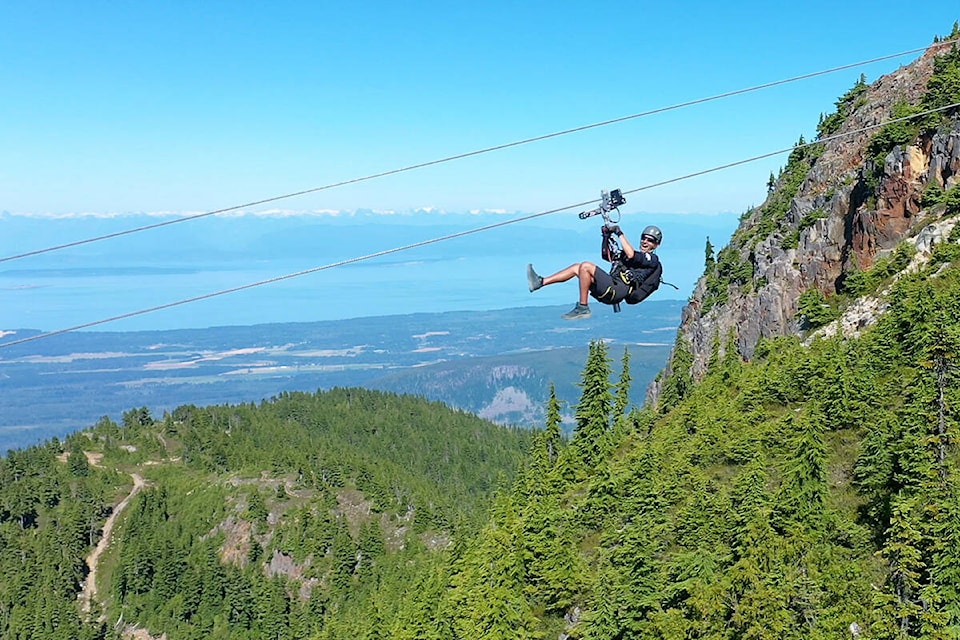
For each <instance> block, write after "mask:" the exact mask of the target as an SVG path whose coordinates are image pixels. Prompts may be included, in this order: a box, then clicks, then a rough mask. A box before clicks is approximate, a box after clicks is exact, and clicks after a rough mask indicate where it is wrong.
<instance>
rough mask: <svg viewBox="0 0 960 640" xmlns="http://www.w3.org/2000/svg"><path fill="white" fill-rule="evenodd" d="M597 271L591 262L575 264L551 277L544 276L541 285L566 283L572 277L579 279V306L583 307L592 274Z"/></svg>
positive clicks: (588, 292) (591, 282)
mask: <svg viewBox="0 0 960 640" xmlns="http://www.w3.org/2000/svg"><path fill="white" fill-rule="evenodd" d="M596 270H597V265H595V264H593V263H592V262H577V263H575V264H572V265H570V266H569V267H567V268H566V269H561V270H560V271H557V272H556V273H554V274H553V275H549V276H545V277H544V278H543V284H544V285H548V284H554V283H557V282H566V281H567V280H570V279H571V278H573V277H574V276H576V277H578V278H580V304H582V305H585V304H587V301H588V296H589V294H590V285H591V284H593V274H594V273H595V272H596Z"/></svg>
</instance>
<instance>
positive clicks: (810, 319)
mask: <svg viewBox="0 0 960 640" xmlns="http://www.w3.org/2000/svg"><path fill="white" fill-rule="evenodd" d="M797 315H798V316H799V317H800V321H801V326H802V327H803V328H804V329H816V328H818V327H822V326H823V325H825V324H827V323H829V322H831V321H833V320H836V319H837V318H838V317H839V316H840V311H839V310H838V309H836V308H834V307H832V306H831V305H830V304H829V303H828V302H827V299H826V297H824V295H823V293H821V291H820V290H819V289H817V288H816V287H811V288H810V289H807V290H806V291H804V292H803V293H801V294H800V298H799V299H798V300H797Z"/></svg>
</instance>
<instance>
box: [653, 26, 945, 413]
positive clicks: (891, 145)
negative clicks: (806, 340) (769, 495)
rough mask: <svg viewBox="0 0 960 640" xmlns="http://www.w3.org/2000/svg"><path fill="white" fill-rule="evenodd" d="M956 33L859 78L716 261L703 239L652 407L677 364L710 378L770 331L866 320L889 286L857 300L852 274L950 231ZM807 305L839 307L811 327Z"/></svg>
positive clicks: (805, 330)
mask: <svg viewBox="0 0 960 640" xmlns="http://www.w3.org/2000/svg"><path fill="white" fill-rule="evenodd" d="M958 35H960V34H958V33H957V28H956V26H955V27H954V33H953V34H952V35H951V36H950V38H948V39H945V40H944V41H938V42H935V43H934V45H932V46H931V47H930V48H929V49H928V50H927V51H926V52H925V53H924V54H923V55H922V56H921V57H920V58H919V59H917V60H916V61H914V62H913V63H912V64H909V65H907V66H903V67H901V68H900V69H898V70H897V71H895V72H894V73H891V74H889V75H886V76H883V77H881V78H880V79H878V80H877V81H876V82H874V83H873V84H872V85H867V84H866V83H865V82H864V81H863V79H862V78H861V81H859V82H858V83H857V84H856V85H855V86H854V87H853V88H852V89H851V90H850V91H849V92H848V93H847V94H845V95H844V96H842V97H841V98H840V99H839V100H838V101H837V111H836V112H835V113H833V114H831V115H830V116H827V117H821V121H820V124H819V126H818V137H817V140H816V141H814V142H813V143H807V142H804V141H803V139H802V138H801V140H800V142H798V144H797V145H796V147H795V148H794V150H793V152H792V153H791V154H790V157H789V159H788V161H787V165H786V167H784V169H782V170H781V172H780V174H779V176H776V177H774V176H771V180H770V183H769V185H768V186H769V193H768V197H767V199H766V201H765V202H764V203H763V204H762V205H761V206H759V207H757V208H755V209H751V210H750V211H747V212H746V213H745V214H744V215H743V216H742V217H741V224H740V226H739V228H738V229H737V231H736V232H735V233H734V235H733V237H732V238H731V239H730V242H729V244H728V245H727V246H726V247H724V248H723V249H722V250H721V251H720V252H719V253H718V254H717V255H716V256H715V257H714V256H712V255H709V248H708V255H707V259H706V268H705V272H704V275H703V276H702V277H701V278H700V280H699V282H698V283H697V285H696V287H695V289H694V292H693V295H692V296H691V299H690V301H689V304H688V305H687V306H686V308H685V309H684V312H683V316H682V319H681V325H680V328H679V331H678V338H677V345H676V347H675V349H674V353H673V355H672V356H671V360H670V363H668V366H667V369H666V370H665V371H664V373H663V375H662V376H661V377H660V378H658V380H657V381H655V382H654V383H653V384H652V385H651V386H650V388H649V390H648V402H652V403H656V402H657V401H658V400H659V399H660V396H661V394H662V393H663V391H664V384H665V382H666V381H667V380H668V379H669V378H670V376H672V375H675V374H677V373H678V372H677V371H676V369H680V368H681V367H682V368H684V369H686V368H687V367H689V371H686V370H685V371H683V372H680V373H681V374H682V375H684V376H686V375H689V376H692V378H693V379H694V380H696V379H699V378H700V377H702V376H703V374H704V373H705V371H706V369H707V366H708V361H709V359H710V357H711V354H712V353H714V352H716V351H717V350H719V353H720V354H721V355H723V354H724V353H725V352H726V351H727V350H728V349H731V348H732V349H735V350H736V351H737V352H738V353H739V355H740V356H741V357H742V358H744V359H749V358H751V356H752V355H753V353H754V350H755V348H756V346H757V344H758V342H759V341H760V340H761V339H762V338H770V337H775V336H782V335H790V334H793V335H802V336H805V337H810V336H811V335H813V329H815V328H818V326H815V325H819V324H826V326H825V327H823V328H820V331H821V332H829V331H834V332H835V331H838V330H839V331H855V330H857V329H858V328H860V327H863V326H865V325H868V324H870V323H871V322H872V321H873V319H874V318H875V317H876V315H877V314H878V313H880V312H882V309H883V306H884V305H883V300H882V295H880V296H872V297H871V298H870V300H865V299H862V298H861V296H862V294H863V293H864V292H862V291H859V290H858V289H857V287H854V286H852V283H853V282H855V281H857V278H860V279H862V274H864V273H869V272H870V270H871V269H873V268H874V267H875V266H876V265H877V263H878V261H883V260H885V259H886V260H889V256H890V255H891V254H892V253H893V252H894V250H895V249H897V248H898V247H904V246H906V247H907V250H906V255H908V256H910V257H913V259H914V260H923V258H924V256H925V255H928V254H929V251H930V250H931V248H932V246H933V245H934V244H935V243H936V242H938V241H941V240H943V239H944V238H946V237H947V235H948V234H949V233H950V231H951V229H952V227H953V226H954V224H955V222H956V219H955V216H956V214H957V213H960V211H957V210H956V209H957V208H960V109H958V108H957V107H955V106H953V107H950V106H949V105H951V104H954V105H955V104H956V103H957V102H960V52H958V50H957V45H956V38H957V37H958ZM944 107H948V108H946V109H944ZM935 109H938V110H937V111H935V112H934V113H929V114H928V115H922V113H924V112H930V111H933V110H935ZM901 118H909V119H902V120H901ZM896 120H898V121H896ZM891 121H895V122H891ZM954 200H956V201H958V202H957V203H954ZM901 266H902V265H901ZM858 274H861V275H858ZM894 276H895V274H894ZM802 297H803V298H802ZM802 300H807V301H809V300H814V301H815V306H818V307H823V308H824V309H825V310H826V312H827V313H828V314H832V315H830V316H829V317H830V322H828V323H823V322H819V323H817V322H811V317H810V315H809V313H805V312H804V309H802V308H801V307H802V306H803V305H802V304H801V302H802ZM808 305H809V302H808ZM837 316H839V317H837ZM835 318H836V319H835ZM678 350H684V352H685V356H684V358H682V359H679V358H678V357H677V354H678ZM686 354H689V355H686ZM681 362H682V363H683V364H679V363H681Z"/></svg>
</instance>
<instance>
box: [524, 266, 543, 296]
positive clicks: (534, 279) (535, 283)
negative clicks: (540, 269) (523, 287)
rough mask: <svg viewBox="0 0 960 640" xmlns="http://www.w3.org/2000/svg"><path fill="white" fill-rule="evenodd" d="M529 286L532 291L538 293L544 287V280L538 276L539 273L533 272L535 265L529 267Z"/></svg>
mask: <svg viewBox="0 0 960 640" xmlns="http://www.w3.org/2000/svg"><path fill="white" fill-rule="evenodd" d="M527 285H528V286H529V287H530V291H531V292H533V291H536V290H537V289H539V288H540V287H542V286H543V278H541V277H540V276H538V275H537V272H536V271H534V270H533V265H532V264H528V265H527Z"/></svg>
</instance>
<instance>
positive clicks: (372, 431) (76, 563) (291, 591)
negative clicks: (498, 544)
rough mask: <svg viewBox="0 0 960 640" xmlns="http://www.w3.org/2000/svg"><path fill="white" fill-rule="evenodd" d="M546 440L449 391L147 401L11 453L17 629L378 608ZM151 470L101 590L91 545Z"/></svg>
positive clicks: (8, 605) (7, 489)
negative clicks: (419, 395)
mask: <svg viewBox="0 0 960 640" xmlns="http://www.w3.org/2000/svg"><path fill="white" fill-rule="evenodd" d="M529 438H530V435H529V432H527V431H522V430H516V429H508V428H504V427H499V426H497V425H494V424H492V423H489V422H486V421H484V420H481V419H479V418H477V417H476V416H473V415H471V414H467V413H464V412H457V411H452V410H450V409H448V408H446V407H444V406H442V405H440V404H437V403H428V402H425V401H423V400H420V399H416V398H413V397H405V396H396V395H393V394H384V393H379V392H371V391H363V390H356V389H335V390H332V391H330V392H326V393H317V394H306V393H290V394H284V395H282V396H280V397H278V398H275V399H273V400H272V401H269V402H265V403H262V404H260V405H253V404H247V405H236V406H216V407H207V408H198V407H193V406H183V407H180V408H178V409H177V410H176V411H174V412H173V413H171V414H168V415H165V416H163V417H162V418H161V419H158V420H154V419H153V418H152V417H151V416H150V414H149V412H147V411H146V410H145V409H134V410H131V411H129V412H127V413H126V414H125V415H124V420H123V424H116V423H113V422H112V421H109V420H102V421H101V422H100V423H99V424H97V425H96V426H95V427H94V428H92V429H91V430H89V431H87V432H83V433H78V434H74V435H72V436H70V437H69V438H68V439H67V440H66V441H65V442H63V443H61V442H59V441H57V440H53V441H51V442H48V443H47V444H45V445H43V446H38V447H33V448H30V449H27V450H23V451H11V452H9V453H8V455H7V456H6V458H4V459H2V460H0V575H2V576H3V579H2V581H0V637H3V638H17V639H24V640H27V639H30V640H40V639H43V638H56V639H58V640H60V639H64V638H104V637H111V638H112V637H120V636H121V635H123V634H124V633H127V632H130V631H132V630H133V629H134V628H135V627H144V628H146V629H150V630H156V632H157V635H159V634H160V633H161V632H163V633H166V634H167V637H168V638H171V639H173V638H280V637H283V638H304V637H309V636H310V635H311V634H313V633H315V632H319V631H321V630H323V629H325V628H327V627H332V626H333V623H332V622H331V621H341V620H343V621H347V622H343V624H349V621H350V620H354V619H358V620H364V621H367V622H369V620H370V614H369V611H370V610H371V609H374V608H379V607H384V606H387V604H386V603H387V602H388V601H389V600H394V601H399V600H400V599H401V595H402V594H403V592H404V591H405V590H406V589H407V588H408V585H409V583H410V582H411V580H413V579H414V576H417V575H420V574H421V573H422V571H423V570H424V567H430V566H432V563H433V562H435V561H441V559H442V558H443V557H444V555H445V554H446V553H449V547H450V546H451V545H452V544H453V543H454V541H455V540H458V539H460V538H462V537H464V536H467V535H468V534H469V533H470V532H474V531H476V530H477V529H478V527H479V526H480V523H481V522H482V520H483V518H484V517H485V513H486V508H487V506H488V505H489V502H490V496H491V495H492V493H493V491H494V489H495V488H496V487H498V486H500V484H502V483H507V485H509V483H510V480H511V478H513V477H514V476H515V475H516V471H517V469H518V468H519V466H520V462H521V460H522V457H523V455H524V454H525V452H526V449H527V447H528V442H529ZM138 477H143V478H144V479H145V485H144V486H143V488H142V489H141V490H139V491H136V492H134V493H135V495H133V496H132V499H131V500H130V502H129V504H128V505H126V508H125V510H124V512H122V513H120V514H119V519H118V521H117V523H116V526H115V528H114V529H113V532H112V535H111V536H110V540H109V546H107V547H106V551H105V552H104V553H103V555H101V556H100V557H99V558H98V563H97V564H98V567H97V568H98V571H97V576H96V587H97V588H96V590H95V591H93V592H92V593H91V592H90V591H89V590H88V591H87V592H83V591H82V586H83V584H84V582H85V580H86V578H87V577H88V566H87V564H86V563H85V561H84V559H85V557H87V556H88V554H90V552H91V550H92V548H93V546H94V545H95V544H96V543H97V541H98V539H100V538H101V535H103V533H104V522H105V518H106V517H107V516H108V515H109V514H110V513H111V510H112V508H113V507H114V506H115V505H117V504H118V503H120V501H121V499H122V498H124V497H125V496H127V494H128V493H130V492H131V489H132V487H131V479H134V480H136V479H137V478H138ZM88 586H89V585H88ZM127 623H129V624H127Z"/></svg>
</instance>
